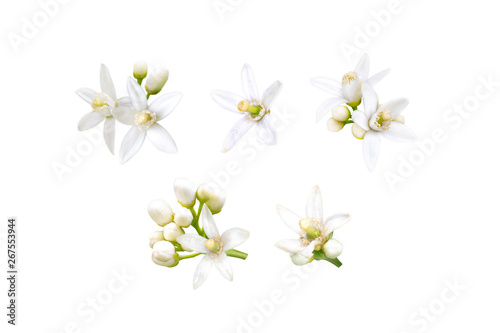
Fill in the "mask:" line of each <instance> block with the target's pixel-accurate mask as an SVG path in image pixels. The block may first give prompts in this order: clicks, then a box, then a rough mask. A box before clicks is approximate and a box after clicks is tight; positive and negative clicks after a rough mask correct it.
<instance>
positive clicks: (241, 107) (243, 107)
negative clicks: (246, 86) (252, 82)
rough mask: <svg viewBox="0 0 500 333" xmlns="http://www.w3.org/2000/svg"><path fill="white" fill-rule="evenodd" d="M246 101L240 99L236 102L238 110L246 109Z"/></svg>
mask: <svg viewBox="0 0 500 333" xmlns="http://www.w3.org/2000/svg"><path fill="white" fill-rule="evenodd" d="M248 106H249V104H248V102H247V101H241V102H239V103H238V110H240V111H241V112H245V111H246V110H248Z"/></svg>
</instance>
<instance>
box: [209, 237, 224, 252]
mask: <svg viewBox="0 0 500 333" xmlns="http://www.w3.org/2000/svg"><path fill="white" fill-rule="evenodd" d="M223 245H224V244H222V241H221V239H220V237H214V238H210V239H207V240H206V241H205V246H206V247H207V249H208V250H209V251H210V253H209V255H210V256H211V257H214V256H216V255H219V254H221V253H222V247H223Z"/></svg>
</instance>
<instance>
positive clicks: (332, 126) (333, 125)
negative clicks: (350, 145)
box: [326, 118, 345, 132]
mask: <svg viewBox="0 0 500 333" xmlns="http://www.w3.org/2000/svg"><path fill="white" fill-rule="evenodd" d="M344 126H345V123H344V122H342V121H338V120H335V119H333V118H328V120H327V122H326V128H328V130H329V131H331V132H338V131H340V130H341V129H343V128H344Z"/></svg>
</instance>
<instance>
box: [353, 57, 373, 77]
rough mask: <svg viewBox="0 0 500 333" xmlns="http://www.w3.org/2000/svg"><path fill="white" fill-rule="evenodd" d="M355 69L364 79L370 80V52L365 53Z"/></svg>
mask: <svg viewBox="0 0 500 333" xmlns="http://www.w3.org/2000/svg"><path fill="white" fill-rule="evenodd" d="M354 71H355V72H356V73H358V74H359V75H361V77H362V78H363V80H368V75H369V72H370V58H369V57H368V54H366V53H365V54H363V56H362V57H361V59H359V61H358V64H357V65H356V67H355V68H354Z"/></svg>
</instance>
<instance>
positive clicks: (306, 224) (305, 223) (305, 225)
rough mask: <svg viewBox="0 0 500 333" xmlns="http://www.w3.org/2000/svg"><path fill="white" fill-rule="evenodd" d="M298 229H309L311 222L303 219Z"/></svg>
mask: <svg viewBox="0 0 500 333" xmlns="http://www.w3.org/2000/svg"><path fill="white" fill-rule="evenodd" d="M299 225H300V229H302V230H304V231H306V230H307V229H309V228H310V227H311V220H309V219H308V218H303V219H301V220H300V221H299Z"/></svg>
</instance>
